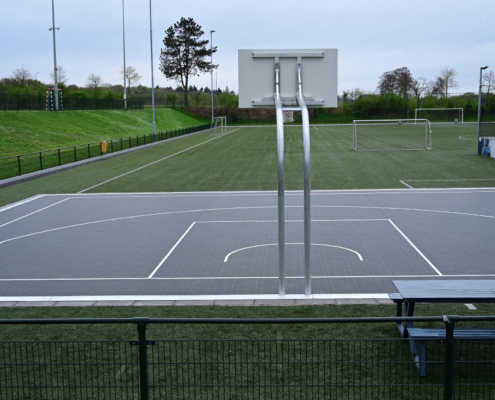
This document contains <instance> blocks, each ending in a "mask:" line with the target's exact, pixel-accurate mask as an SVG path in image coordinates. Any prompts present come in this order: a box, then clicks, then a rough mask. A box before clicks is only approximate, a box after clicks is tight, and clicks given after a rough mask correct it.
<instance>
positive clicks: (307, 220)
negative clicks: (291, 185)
mask: <svg viewBox="0 0 495 400" xmlns="http://www.w3.org/2000/svg"><path fill="white" fill-rule="evenodd" d="M297 65H298V67H297V78H298V84H299V85H298V86H299V92H298V93H297V101H298V103H299V106H300V107H301V116H302V126H303V160H304V294H305V295H307V296H308V295H310V294H311V197H310V196H311V150H310V137H309V113H308V108H307V106H306V102H305V101H304V96H303V90H302V77H301V68H302V65H301V58H300V57H298V60H297Z"/></svg>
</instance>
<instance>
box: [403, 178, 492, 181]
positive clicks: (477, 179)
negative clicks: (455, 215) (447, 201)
mask: <svg viewBox="0 0 495 400" xmlns="http://www.w3.org/2000/svg"><path fill="white" fill-rule="evenodd" d="M407 181H408V182H457V181H459V182H461V181H495V178H475V179H471V178H469V179H408V180H407ZM401 182H402V181H401Z"/></svg>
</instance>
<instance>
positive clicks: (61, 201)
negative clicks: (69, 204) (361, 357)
mask: <svg viewBox="0 0 495 400" xmlns="http://www.w3.org/2000/svg"><path fill="white" fill-rule="evenodd" d="M69 199H70V197H68V198H66V199H63V200H60V201H57V202H56V203H53V204H50V205H49V206H46V207H43V208H40V209H39V210H36V211H33V212H32V213H29V214H26V215H23V216H22V217H19V218H16V219H13V220H12V221H9V222H6V223H5V224H3V225H0V228H3V227H4V226H6V225H9V224H11V223H13V222H16V221H19V220H21V219H23V218H26V217H29V216H30V215H33V214H36V213H39V212H40V211H43V210H46V209H47V208H50V207H53V206H56V205H57V204H60V203H63V202H64V201H67V200H69Z"/></svg>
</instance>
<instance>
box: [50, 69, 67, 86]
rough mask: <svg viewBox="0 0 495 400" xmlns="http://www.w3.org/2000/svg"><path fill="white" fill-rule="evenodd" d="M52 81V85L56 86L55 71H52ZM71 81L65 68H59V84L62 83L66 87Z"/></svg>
mask: <svg viewBox="0 0 495 400" xmlns="http://www.w3.org/2000/svg"><path fill="white" fill-rule="evenodd" d="M50 79H51V80H52V81H51V83H50V85H55V83H54V82H55V79H54V78H53V71H50ZM68 80H69V77H68V76H67V72H66V71H65V69H64V67H63V66H61V65H59V66H58V68H57V83H61V84H63V85H65V84H66V83H67V81H68Z"/></svg>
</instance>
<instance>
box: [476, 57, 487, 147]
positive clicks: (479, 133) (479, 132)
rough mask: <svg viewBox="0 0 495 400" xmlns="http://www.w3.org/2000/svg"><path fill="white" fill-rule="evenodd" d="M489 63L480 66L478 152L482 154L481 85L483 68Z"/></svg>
mask: <svg viewBox="0 0 495 400" xmlns="http://www.w3.org/2000/svg"><path fill="white" fill-rule="evenodd" d="M487 68H488V65H487V66H486V67H480V92H479V99H478V154H481V150H482V147H483V144H482V143H481V142H480V139H479V138H480V136H481V87H482V86H483V84H482V79H483V77H482V74H483V70H484V69H487Z"/></svg>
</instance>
